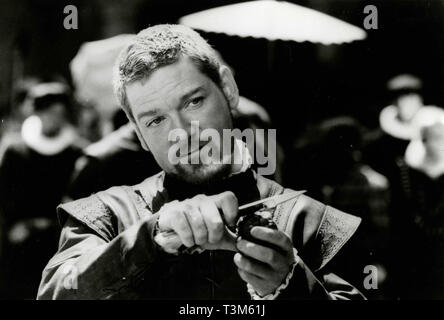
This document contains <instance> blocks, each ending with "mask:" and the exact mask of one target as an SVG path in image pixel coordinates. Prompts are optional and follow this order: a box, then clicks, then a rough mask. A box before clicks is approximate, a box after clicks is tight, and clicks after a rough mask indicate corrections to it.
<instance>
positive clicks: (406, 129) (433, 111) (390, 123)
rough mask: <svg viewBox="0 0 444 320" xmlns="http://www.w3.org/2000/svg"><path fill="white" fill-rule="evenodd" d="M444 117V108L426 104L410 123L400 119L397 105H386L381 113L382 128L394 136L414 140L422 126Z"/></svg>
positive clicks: (380, 122)
mask: <svg viewBox="0 0 444 320" xmlns="http://www.w3.org/2000/svg"><path fill="white" fill-rule="evenodd" d="M441 117H444V110H443V109H441V108H438V107H435V106H424V107H421V109H419V110H418V112H417V113H416V115H415V116H414V117H413V118H412V120H411V121H410V122H408V123H403V122H402V121H401V120H399V119H398V109H397V107H395V106H393V105H392V106H388V107H385V108H384V109H383V110H382V111H381V113H380V115H379V124H380V126H381V129H382V130H383V131H384V132H385V133H387V134H389V135H391V136H392V137H395V138H398V139H402V140H412V139H415V138H418V137H419V133H420V131H419V130H420V128H421V127H422V126H426V125H430V124H432V123H433V122H435V121H436V120H437V119H438V118H441Z"/></svg>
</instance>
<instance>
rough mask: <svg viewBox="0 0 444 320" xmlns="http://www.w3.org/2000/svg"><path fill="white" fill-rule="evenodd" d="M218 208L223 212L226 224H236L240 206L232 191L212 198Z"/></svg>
mask: <svg viewBox="0 0 444 320" xmlns="http://www.w3.org/2000/svg"><path fill="white" fill-rule="evenodd" d="M212 198H213V200H214V202H215V204H216V206H217V207H218V208H219V209H220V210H221V211H222V215H223V217H224V219H225V222H226V223H227V224H228V225H229V226H234V225H235V224H236V217H237V213H238V210H239V204H238V201H237V198H236V196H235V195H234V193H233V192H231V191H225V192H223V193H221V194H218V195H216V196H213V197H212Z"/></svg>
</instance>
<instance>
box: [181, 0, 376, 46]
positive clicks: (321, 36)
mask: <svg viewBox="0 0 444 320" xmlns="http://www.w3.org/2000/svg"><path fill="white" fill-rule="evenodd" d="M179 23H181V24H184V25H187V26H189V27H192V28H194V29H199V30H203V31H206V32H216V33H225V34H227V35H231V36H240V37H254V38H265V39H268V40H284V41H296V42H304V41H308V42H313V43H321V44H326V45H329V44H341V43H347V42H352V41H355V40H362V39H365V38H366V36H367V35H366V32H365V31H364V30H363V29H361V28H358V27H356V26H353V25H351V24H349V23H347V22H344V21H341V20H339V19H337V18H334V17H331V16H329V15H327V14H324V13H322V12H319V11H316V10H313V9H309V8H305V7H302V6H299V5H296V4H293V3H289V2H285V1H273V0H258V1H249V2H243V3H238V4H232V5H227V6H223V7H217V8H213V9H209V10H204V11H201V12H198V13H193V14H190V15H187V16H184V17H182V18H181V19H180V20H179Z"/></svg>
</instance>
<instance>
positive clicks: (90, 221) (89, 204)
mask: <svg viewBox="0 0 444 320" xmlns="http://www.w3.org/2000/svg"><path fill="white" fill-rule="evenodd" d="M57 215H58V219H59V222H60V224H61V225H62V226H63V225H64V224H65V222H66V220H67V218H68V216H71V217H72V218H74V219H75V220H77V221H79V222H81V223H82V224H84V225H86V226H87V227H89V228H90V229H92V230H93V231H95V232H96V233H97V234H98V235H100V236H101V237H102V238H103V239H105V240H107V241H111V240H112V239H113V238H114V237H115V236H116V234H115V231H114V229H115V228H113V220H115V219H113V214H112V212H111V211H110V209H109V208H108V207H107V206H106V205H105V203H103V201H102V200H100V198H99V197H98V196H97V195H96V194H93V195H91V196H89V197H87V198H83V199H79V200H75V201H72V202H68V203H65V204H61V205H59V206H58V207H57Z"/></svg>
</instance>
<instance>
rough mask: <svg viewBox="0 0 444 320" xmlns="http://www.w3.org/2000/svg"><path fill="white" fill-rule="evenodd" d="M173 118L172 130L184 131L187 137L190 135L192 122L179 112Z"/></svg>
mask: <svg viewBox="0 0 444 320" xmlns="http://www.w3.org/2000/svg"><path fill="white" fill-rule="evenodd" d="M171 118H172V128H171V129H181V130H184V131H185V132H186V133H187V135H190V132H191V129H190V122H189V121H188V119H186V118H185V117H183V116H182V115H181V114H180V113H179V112H175V113H174V114H172V115H171Z"/></svg>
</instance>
